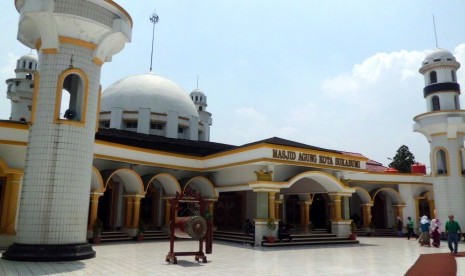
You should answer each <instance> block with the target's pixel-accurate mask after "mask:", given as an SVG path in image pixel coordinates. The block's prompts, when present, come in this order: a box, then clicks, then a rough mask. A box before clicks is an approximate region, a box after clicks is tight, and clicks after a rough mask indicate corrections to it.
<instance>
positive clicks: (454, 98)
mask: <svg viewBox="0 0 465 276" xmlns="http://www.w3.org/2000/svg"><path fill="white" fill-rule="evenodd" d="M459 68H460V63H458V62H457V61H456V59H455V57H454V56H453V55H452V53H451V52H449V51H447V50H444V49H435V50H434V51H433V52H431V53H430V54H428V55H427V56H426V58H425V59H424V60H423V62H422V65H421V67H420V70H419V71H420V73H421V74H422V75H423V77H424V80H425V87H424V89H423V96H424V98H425V99H426V105H427V110H428V112H432V111H439V110H459V109H460V101H459V95H460V85H459V84H458V83H457V70H458V69H459Z"/></svg>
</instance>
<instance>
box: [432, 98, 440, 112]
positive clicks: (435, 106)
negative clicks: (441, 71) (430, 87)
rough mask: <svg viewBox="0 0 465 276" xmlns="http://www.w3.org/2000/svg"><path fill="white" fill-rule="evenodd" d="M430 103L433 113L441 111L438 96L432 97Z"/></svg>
mask: <svg viewBox="0 0 465 276" xmlns="http://www.w3.org/2000/svg"><path fill="white" fill-rule="evenodd" d="M431 101H432V103H433V111H436V110H441V104H440V102H439V97H438V96H433V98H432V99H431Z"/></svg>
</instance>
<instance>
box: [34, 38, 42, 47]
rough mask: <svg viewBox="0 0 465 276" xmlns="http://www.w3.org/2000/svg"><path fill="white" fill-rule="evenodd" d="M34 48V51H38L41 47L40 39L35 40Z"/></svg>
mask: <svg viewBox="0 0 465 276" xmlns="http://www.w3.org/2000/svg"><path fill="white" fill-rule="evenodd" d="M35 46H36V50H40V47H42V40H41V39H40V38H39V39H37V41H36V44H35Z"/></svg>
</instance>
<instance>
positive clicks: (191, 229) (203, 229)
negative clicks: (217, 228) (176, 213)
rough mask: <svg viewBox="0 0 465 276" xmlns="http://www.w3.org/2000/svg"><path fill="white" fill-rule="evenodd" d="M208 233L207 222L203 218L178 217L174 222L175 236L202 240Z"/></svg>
mask: <svg viewBox="0 0 465 276" xmlns="http://www.w3.org/2000/svg"><path fill="white" fill-rule="evenodd" d="M206 233H207V222H206V221H205V219H204V218H203V217H201V216H192V217H177V218H176V220H175V222H174V236H175V237H178V238H187V239H194V240H201V239H203V237H205V234H206Z"/></svg>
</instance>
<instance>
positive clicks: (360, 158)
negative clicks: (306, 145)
mask: <svg viewBox="0 0 465 276" xmlns="http://www.w3.org/2000/svg"><path fill="white" fill-rule="evenodd" d="M258 148H268V149H280V150H292V151H298V152H302V153H313V154H318V155H324V156H330V157H338V158H341V157H344V158H346V159H351V160H359V161H368V160H369V159H368V158H366V157H357V156H352V155H348V154H342V153H341V154H338V153H332V152H326V151H319V150H311V149H303V148H297V147H291V146H280V145H274V144H268V143H260V144H256V145H251V146H246V147H243V148H239V149H233V150H229V151H226V152H220V153H215V154H212V155H209V156H208V157H209V158H216V157H222V156H225V155H230V154H236V153H241V152H245V151H249V150H252V149H258ZM273 160H280V161H281V159H275V158H273ZM344 168H345V167H344Z"/></svg>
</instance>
